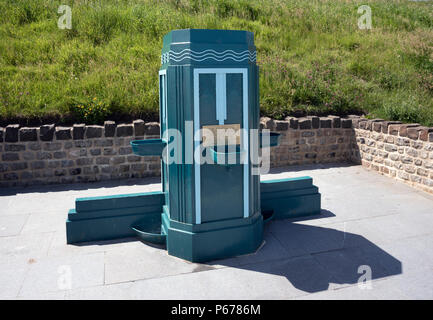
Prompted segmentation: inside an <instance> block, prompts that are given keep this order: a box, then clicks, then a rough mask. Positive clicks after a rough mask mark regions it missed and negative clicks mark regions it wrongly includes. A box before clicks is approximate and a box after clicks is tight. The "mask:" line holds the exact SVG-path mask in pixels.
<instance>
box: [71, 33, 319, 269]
mask: <svg viewBox="0 0 433 320" xmlns="http://www.w3.org/2000/svg"><path fill="white" fill-rule="evenodd" d="M189 50H192V51H194V52H202V53H194V54H195V56H194V54H193V55H189V56H188V54H187V55H184V54H183V53H185V52H190V51H189ZM205 50H207V51H205ZM212 50H213V51H212ZM228 50H231V51H230V52H233V51H234V52H235V54H237V55H238V56H237V57H238V59H241V58H240V57H248V58H245V59H241V61H235V60H233V59H228V60H227V59H226V60H224V61H215V60H213V59H211V56H217V57H226V56H228V55H227V52H229V51H228ZM170 51H171V52H170ZM211 51H212V52H216V54H214V53H212V54H211V55H209V54H207V53H206V52H208V53H209V52H211ZM244 51H245V52H246V53H245V52H244ZM182 52H183V53H182ZM224 52H225V53H224ZM242 52H244V53H242ZM253 52H255V46H254V40H253V34H252V33H251V32H247V31H234V30H196V29H188V30H175V31H172V32H170V33H169V34H167V35H166V36H165V37H164V41H163V49H162V55H163V58H164V57H165V58H164V59H162V62H163V63H162V66H161V69H160V70H161V71H163V72H165V73H166V74H165V75H160V88H159V89H160V97H161V98H160V122H161V139H150V140H142V141H133V142H131V146H132V149H133V152H134V153H135V154H137V155H140V156H162V153H163V152H164V147H165V146H166V145H167V143H168V142H169V141H167V137H165V136H164V135H163V133H164V132H165V130H166V129H168V128H170V129H177V130H178V131H180V132H181V139H182V141H181V143H179V145H178V146H177V150H180V151H181V152H180V157H181V158H182V159H180V160H181V161H179V163H173V164H170V165H168V164H165V163H161V166H162V170H161V173H162V177H161V180H162V192H152V193H142V194H131V195H118V196H109V197H94V198H81V199H77V200H76V206H75V207H76V209H75V210H71V211H70V213H69V214H68V220H67V222H66V230H67V242H68V243H75V242H83V241H96V240H108V239H114V238H121V237H129V236H137V237H139V238H140V239H141V240H143V241H147V242H153V243H166V245H167V250H168V253H169V254H171V255H174V256H177V257H180V258H183V259H186V260H190V261H195V262H205V261H209V260H213V259H219V258H226V257H231V256H235V255H240V254H246V253H252V252H254V251H255V250H257V248H258V247H259V246H260V244H261V243H262V238H263V223H264V222H263V217H262V214H261V212H262V211H266V212H267V214H268V213H269V216H268V215H266V218H267V221H269V219H284V218H291V217H296V216H301V215H310V214H318V213H319V212H320V193H319V192H318V189H317V187H315V186H313V185H312V179H311V178H309V177H303V178H296V179H282V180H274V181H264V182H260V177H259V176H258V175H252V174H251V169H252V164H249V168H248V169H249V170H248V171H249V174H248V179H247V181H248V183H247V188H248V193H249V212H248V217H246V218H245V217H244V209H243V207H244V203H243V201H244V197H243V188H244V182H243V180H244V177H243V175H244V171H243V165H241V164H239V157H240V155H241V152H240V150H239V148H237V149H236V150H234V151H233V150H230V149H227V150H226V149H224V150H221V149H218V148H207V149H206V150H205V151H204V155H205V156H209V157H212V158H213V159H215V160H217V158H218V156H220V157H223V158H224V160H225V161H224V162H225V163H224V164H219V163H215V164H204V165H201V167H200V172H201V179H200V181H201V190H200V194H201V212H202V214H201V223H200V224H196V223H195V221H196V218H197V217H196V216H195V212H196V208H195V203H196V202H195V200H196V199H195V174H196V172H195V167H194V165H193V164H185V160H186V159H185V157H186V155H187V150H188V147H190V149H191V150H192V148H193V141H191V140H192V139H186V127H185V121H193V120H194V110H195V108H197V107H198V106H194V91H193V88H194V70H195V69H196V68H224V69H228V68H238V69H239V68H245V69H247V70H248V78H247V79H246V80H247V83H248V92H247V95H248V105H247V114H246V116H247V122H248V126H249V129H258V128H259V117H260V115H259V85H258V67H257V66H256V64H255V61H254V54H253ZM169 53H170V54H171V56H170V59H166V58H167V55H168V54H169ZM242 54H243V55H242ZM200 55H201V56H200ZM203 55H207V58H204V59H198V60H197V57H198V56H200V57H202V56H203ZM179 57H181V58H179ZM176 59H177V60H176ZM221 59H222V58H221ZM198 80H199V84H200V90H199V92H198V93H199V103H200V109H199V112H200V127H202V126H204V125H217V124H219V122H218V120H217V118H216V89H215V86H216V76H215V74H200V75H199V77H198ZM225 90H226V103H227V118H226V119H225V121H224V124H240V127H241V128H243V126H244V121H243V112H244V109H243V90H244V89H243V74H233V73H227V74H226V88H225ZM164 92H166V97H165V95H164ZM163 95H164V96H163ZM165 109H166V110H165ZM279 139H280V135H279V134H278V133H271V134H270V141H269V145H265V146H266V147H267V146H271V147H272V146H277V145H278V144H279ZM260 143H261V139H260ZM260 147H264V146H262V145H261V144H260ZM250 152H251V146H250ZM230 155H234V157H235V158H236V163H234V164H229V163H228V157H229V156H230ZM243 156H247V157H248V158H249V155H243Z"/></svg>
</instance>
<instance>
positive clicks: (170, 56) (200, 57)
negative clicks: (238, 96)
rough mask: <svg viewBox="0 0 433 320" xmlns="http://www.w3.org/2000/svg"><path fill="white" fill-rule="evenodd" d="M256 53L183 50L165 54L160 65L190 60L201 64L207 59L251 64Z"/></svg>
mask: <svg viewBox="0 0 433 320" xmlns="http://www.w3.org/2000/svg"><path fill="white" fill-rule="evenodd" d="M256 57H257V54H256V51H252V52H251V51H249V50H245V51H241V52H236V51H233V50H225V51H221V52H218V51H215V50H212V49H207V50H204V51H199V52H198V51H193V50H191V49H184V50H182V51H179V52H175V51H172V50H170V51H169V52H166V53H164V54H162V55H161V64H165V63H168V62H170V61H174V62H180V61H182V60H184V59H190V60H192V61H197V62H201V61H204V60H207V59H211V60H215V61H218V62H221V61H225V60H233V61H236V62H240V61H244V60H250V61H251V62H255V61H256Z"/></svg>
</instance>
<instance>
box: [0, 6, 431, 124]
mask: <svg viewBox="0 0 433 320" xmlns="http://www.w3.org/2000/svg"><path fill="white" fill-rule="evenodd" d="M61 4H68V5H70V6H71V7H72V30H60V29H59V28H58V27H57V20H58V19H59V17H60V16H61V14H59V13H57V9H58V7H59V5H61ZM363 4H368V5H369V6H370V7H371V9H372V22H373V29H372V30H359V29H358V24H357V21H358V18H359V17H360V14H358V13H357V9H358V7H359V6H360V5H363ZM183 28H207V29H242V30H249V31H252V32H254V34H255V42H256V46H257V50H258V63H259V65H260V67H261V74H260V99H261V100H260V101H261V112H262V114H263V115H267V116H271V117H275V118H280V119H281V118H284V117H285V116H287V115H301V114H319V115H327V114H340V115H344V114H349V113H360V112H363V113H367V114H368V115H369V116H372V117H382V118H386V119H391V120H402V121H406V122H420V123H423V124H425V125H430V126H431V125H433V2H432V1H429V2H414V1H407V0H404V1H403V0H401V1H390V0H374V1H373V0H372V1H365V0H363V1H344V0H332V1H315V0H304V1H301V0H291V1H283V0H255V1H248V0H208V1H204V0H158V1H156V0H103V1H102V0H93V1H90V0H88V1H85V0H81V1H79V0H75V1H72V0H69V1H68V0H61V1H49V0H32V1H28V0H15V1H12V0H10V1H7V0H0V118H1V122H2V123H6V122H7V121H11V120H12V119H14V120H17V118H22V119H24V120H23V121H24V122H30V123H32V122H33V123H34V122H38V121H48V120H53V118H54V119H56V120H58V121H86V122H87V123H90V122H95V123H97V122H101V121H103V120H104V119H108V118H116V119H121V118H122V117H123V118H128V117H142V118H146V119H155V118H157V114H158V113H157V110H158V85H157V81H158V69H159V66H160V50H161V47H162V37H163V35H164V34H166V33H167V32H169V31H170V30H172V29H183Z"/></svg>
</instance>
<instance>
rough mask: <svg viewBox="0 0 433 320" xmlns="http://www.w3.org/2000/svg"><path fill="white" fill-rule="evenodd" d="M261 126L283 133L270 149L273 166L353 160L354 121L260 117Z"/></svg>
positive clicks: (337, 118) (331, 118) (325, 118)
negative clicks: (277, 142)
mask: <svg viewBox="0 0 433 320" xmlns="http://www.w3.org/2000/svg"><path fill="white" fill-rule="evenodd" d="M260 127H261V128H262V129H263V128H266V129H269V130H271V131H276V132H278V133H280V134H281V140H280V145H279V146H278V147H273V148H272V149H271V154H270V161H271V167H281V166H288V165H301V164H312V163H332V162H337V163H338V162H348V161H350V159H351V148H352V142H353V139H352V137H353V129H352V120H351V119H342V118H340V117H321V118H319V117H308V118H287V119H286V120H272V119H270V118H261V121H260Z"/></svg>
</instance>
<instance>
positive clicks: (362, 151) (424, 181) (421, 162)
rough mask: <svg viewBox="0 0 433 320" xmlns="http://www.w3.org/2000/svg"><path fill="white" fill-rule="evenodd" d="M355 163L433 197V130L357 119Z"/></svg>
mask: <svg viewBox="0 0 433 320" xmlns="http://www.w3.org/2000/svg"><path fill="white" fill-rule="evenodd" d="M352 121H353V128H354V136H353V146H352V157H351V161H352V162H354V163H358V164H362V165H363V166H364V167H366V168H368V169H370V170H373V171H376V172H378V173H380V174H383V175H386V176H388V177H391V178H394V179H397V180H400V181H403V182H405V183H407V184H409V185H411V186H413V187H415V188H417V189H420V190H424V191H427V192H430V193H433V128H427V127H423V126H420V125H418V124H401V123H400V122H393V121H384V120H381V119H374V120H367V119H364V118H354V119H352Z"/></svg>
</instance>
